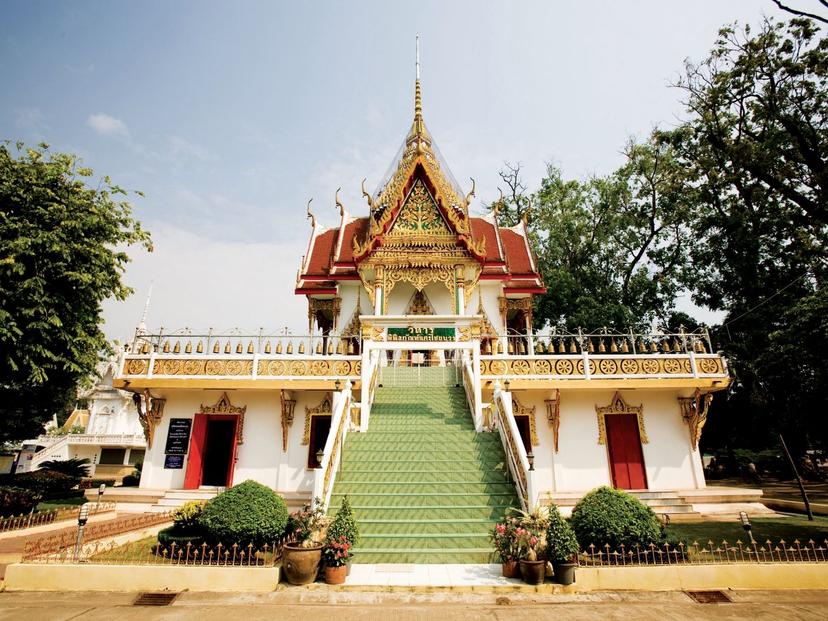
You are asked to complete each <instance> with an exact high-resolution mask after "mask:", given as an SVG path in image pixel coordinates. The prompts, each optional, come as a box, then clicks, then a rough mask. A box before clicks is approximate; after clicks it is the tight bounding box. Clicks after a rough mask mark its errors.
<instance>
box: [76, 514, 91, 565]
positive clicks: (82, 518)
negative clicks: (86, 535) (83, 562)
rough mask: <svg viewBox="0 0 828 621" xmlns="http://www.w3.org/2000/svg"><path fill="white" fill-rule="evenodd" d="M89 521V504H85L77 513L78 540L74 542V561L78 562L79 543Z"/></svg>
mask: <svg viewBox="0 0 828 621" xmlns="http://www.w3.org/2000/svg"><path fill="white" fill-rule="evenodd" d="M88 521H89V503H85V504H82V505H81V508H80V511H79V512H78V538H77V539H76V540H75V555H74V561H75V562H76V563H77V562H78V555H79V554H80V547H81V543H83V528H84V526H86V522H88Z"/></svg>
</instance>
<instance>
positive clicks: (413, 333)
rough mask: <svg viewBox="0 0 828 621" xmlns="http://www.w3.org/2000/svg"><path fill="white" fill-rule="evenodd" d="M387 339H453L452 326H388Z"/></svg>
mask: <svg viewBox="0 0 828 621" xmlns="http://www.w3.org/2000/svg"><path fill="white" fill-rule="evenodd" d="M388 340H389V341H453V340H454V328H430V327H421V326H408V327H407V328H388Z"/></svg>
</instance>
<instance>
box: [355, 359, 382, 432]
mask: <svg viewBox="0 0 828 621" xmlns="http://www.w3.org/2000/svg"><path fill="white" fill-rule="evenodd" d="M381 353H383V352H380V351H369V352H366V353H365V355H363V357H362V391H361V392H362V400H361V402H360V408H361V410H360V416H359V430H360V431H361V432H363V433H364V432H366V431H368V419H369V418H370V416H371V405H372V404H373V403H374V394H375V393H376V390H377V384H378V382H379V366H380V354H381Z"/></svg>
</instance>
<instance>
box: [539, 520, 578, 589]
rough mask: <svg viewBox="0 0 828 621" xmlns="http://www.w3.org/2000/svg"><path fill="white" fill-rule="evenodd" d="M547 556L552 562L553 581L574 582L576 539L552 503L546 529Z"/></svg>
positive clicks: (559, 582)
mask: <svg viewBox="0 0 828 621" xmlns="http://www.w3.org/2000/svg"><path fill="white" fill-rule="evenodd" d="M546 545H547V552H546V554H547V557H548V558H549V560H550V561H551V562H552V571H553V572H554V575H555V582H557V583H558V584H572V583H573V582H575V567H576V565H577V563H576V562H575V559H576V558H577V556H578V550H579V548H578V539H577V538H576V537H575V531H574V530H572V526H570V525H569V522H567V521H566V520H565V519H564V518H563V516H562V515H561V512H560V511H559V510H558V507H556V506H554V505H552V507H550V510H549V527H548V528H547V530H546Z"/></svg>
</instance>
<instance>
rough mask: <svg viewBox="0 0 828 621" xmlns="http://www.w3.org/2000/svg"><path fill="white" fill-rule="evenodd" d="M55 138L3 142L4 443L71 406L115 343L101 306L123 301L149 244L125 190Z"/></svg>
mask: <svg viewBox="0 0 828 621" xmlns="http://www.w3.org/2000/svg"><path fill="white" fill-rule="evenodd" d="M91 177H92V171H91V170H89V169H88V168H84V167H82V166H81V165H80V163H79V161H78V159H77V158H76V157H74V156H72V155H67V154H62V153H50V152H49V150H48V145H45V144H41V145H39V147H38V148H36V149H35V148H24V145H23V144H22V143H18V144H17V145H16V149H15V148H14V147H12V146H11V145H10V144H9V143H8V142H6V143H3V144H0V420H2V422H0V442H4V441H7V440H19V439H22V438H26V437H31V436H32V435H36V434H37V433H39V432H40V431H41V427H42V424H43V423H44V422H45V421H47V420H49V419H50V418H51V417H52V415H53V414H55V413H58V414H62V413H64V412H66V411H67V410H68V409H69V408H70V407H71V405H72V402H73V401H74V399H75V396H76V390H77V387H78V385H79V384H80V383H82V382H83V381H85V380H86V379H87V378H88V377H90V376H91V375H92V374H93V372H94V370H95V365H96V363H97V362H98V360H99V359H100V357H101V355H102V353H108V351H109V346H108V344H107V341H106V338H105V336H104V334H103V332H102V331H101V329H100V322H101V304H102V302H103V301H104V300H105V299H107V298H109V297H114V298H116V299H120V300H122V299H125V298H126V297H127V296H128V295H129V294H130V293H131V290H130V289H129V288H128V287H126V286H125V285H124V284H123V282H122V280H121V277H122V275H123V271H124V268H125V265H126V264H127V263H128V261H129V257H128V255H127V253H126V251H125V249H126V247H127V246H129V245H131V244H136V243H137V244H141V245H143V246H144V247H145V248H147V249H148V250H151V249H152V247H151V244H150V238H149V235H148V233H147V232H145V231H144V230H142V228H141V226H140V224H139V223H138V222H137V221H136V220H134V219H133V217H132V215H131V207H130V204H129V202H128V201H127V199H126V196H127V193H126V191H125V190H124V189H123V188H121V187H119V186H117V185H115V184H113V183H112V181H111V180H110V179H109V177H104V178H103V179H101V180H100V182H99V183H96V184H95V187H93V186H91V185H90V184H89V183H88V182H89V181H90V180H91Z"/></svg>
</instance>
